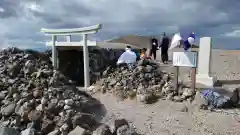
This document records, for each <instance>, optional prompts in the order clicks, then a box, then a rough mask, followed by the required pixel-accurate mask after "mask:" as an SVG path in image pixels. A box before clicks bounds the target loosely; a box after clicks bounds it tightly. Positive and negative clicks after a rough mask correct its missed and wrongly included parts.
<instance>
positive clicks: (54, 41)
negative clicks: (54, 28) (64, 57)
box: [52, 35, 58, 69]
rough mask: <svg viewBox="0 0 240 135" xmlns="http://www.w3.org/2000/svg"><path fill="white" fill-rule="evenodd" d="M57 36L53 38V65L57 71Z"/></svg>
mask: <svg viewBox="0 0 240 135" xmlns="http://www.w3.org/2000/svg"><path fill="white" fill-rule="evenodd" d="M56 39H57V37H56V35H53V36H52V42H53V46H52V64H53V68H54V69H56V68H57V67H58V66H57V49H56Z"/></svg>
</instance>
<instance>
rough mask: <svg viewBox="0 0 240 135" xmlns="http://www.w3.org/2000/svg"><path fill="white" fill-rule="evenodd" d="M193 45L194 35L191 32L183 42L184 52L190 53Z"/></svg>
mask: <svg viewBox="0 0 240 135" xmlns="http://www.w3.org/2000/svg"><path fill="white" fill-rule="evenodd" d="M194 43H195V34H194V33H193V32H192V33H190V34H189V37H188V38H187V39H186V40H185V41H184V47H183V48H184V51H191V48H192V45H193V44H194Z"/></svg>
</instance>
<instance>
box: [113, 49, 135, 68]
mask: <svg viewBox="0 0 240 135" xmlns="http://www.w3.org/2000/svg"><path fill="white" fill-rule="evenodd" d="M136 60H137V55H136V53H135V52H133V51H132V50H131V47H130V46H127V47H126V48H125V52H124V53H123V54H122V55H121V56H120V57H119V58H118V61H117V65H121V64H127V65H128V67H129V69H132V68H133V66H134V65H135V63H136Z"/></svg>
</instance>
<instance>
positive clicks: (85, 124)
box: [72, 114, 97, 129]
mask: <svg viewBox="0 0 240 135" xmlns="http://www.w3.org/2000/svg"><path fill="white" fill-rule="evenodd" d="M72 124H73V128H75V127H77V126H80V127H82V128H84V129H92V128H93V127H94V126H96V125H97V122H96V121H95V119H94V118H93V117H92V116H90V115H83V114H77V115H75V116H74V117H73V118H72Z"/></svg>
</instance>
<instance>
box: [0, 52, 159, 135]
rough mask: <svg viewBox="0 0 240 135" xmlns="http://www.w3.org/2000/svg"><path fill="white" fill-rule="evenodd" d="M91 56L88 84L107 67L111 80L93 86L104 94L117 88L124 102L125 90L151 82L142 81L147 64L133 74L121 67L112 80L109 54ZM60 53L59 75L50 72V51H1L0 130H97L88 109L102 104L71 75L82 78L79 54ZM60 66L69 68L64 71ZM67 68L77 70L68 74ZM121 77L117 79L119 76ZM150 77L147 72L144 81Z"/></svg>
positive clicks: (27, 132) (52, 133)
mask: <svg viewBox="0 0 240 135" xmlns="http://www.w3.org/2000/svg"><path fill="white" fill-rule="evenodd" d="M97 50H98V49H97ZM69 52H71V53H69ZM113 52H115V51H110V53H113ZM80 53H82V52H80ZM89 53H90V55H89V56H90V70H91V73H90V75H91V81H93V79H92V78H96V76H98V77H100V76H101V73H102V72H103V71H104V70H105V69H106V68H107V71H106V75H107V76H109V75H110V76H112V77H109V78H108V77H107V79H106V80H104V81H103V82H104V85H102V86H96V88H98V89H100V88H102V87H104V89H105V91H110V90H111V89H118V90H121V92H120V93H122V95H123V96H124V98H126V97H128V96H127V94H128V91H130V90H132V89H135V90H136V89H137V86H138V83H139V82H141V83H144V81H149V80H144V77H145V69H144V68H145V66H146V64H145V65H144V66H143V69H142V70H140V71H136V73H133V74H132V72H129V71H128V70H126V69H124V68H123V69H119V70H118V71H116V73H118V74H115V75H114V74H112V72H113V71H114V70H113V68H112V67H114V66H113V65H112V67H109V68H108V67H107V65H108V63H114V64H115V59H114V58H113V59H111V60H109V58H110V57H109V55H108V54H107V53H109V52H108V51H107V52H106V50H105V51H104V50H102V49H101V50H98V51H96V52H94V53H93V50H92V48H90V49H89ZM96 53H97V54H96ZM59 54H61V55H59V57H61V58H59V59H61V60H60V61H61V62H60V65H59V66H60V67H59V70H54V69H53V66H52V63H51V60H50V57H51V52H44V53H40V52H36V51H32V50H20V49H17V48H8V49H4V50H1V51H0V64H1V66H0V76H1V78H0V103H1V113H0V118H1V125H2V126H7V127H14V128H16V129H18V130H19V131H21V134H24V135H31V134H50V135H58V134H62V135H65V134H68V133H69V132H70V131H71V130H72V129H74V128H76V127H77V126H79V127H81V128H85V129H84V130H86V132H90V131H94V130H95V129H96V127H97V126H98V125H99V123H98V122H97V121H96V120H95V117H96V116H95V115H98V114H96V113H95V111H94V109H92V108H94V107H96V106H97V105H100V102H99V101H98V100H96V99H94V98H93V97H92V96H91V95H89V94H87V93H86V92H85V91H83V90H79V89H77V88H76V86H75V84H74V81H75V80H73V79H72V77H71V75H69V74H73V75H75V76H78V77H80V78H78V79H79V80H81V78H82V79H83V72H82V71H83V69H81V68H82V67H83V66H82V64H81V62H82V58H81V56H82V55H79V52H76V53H72V51H67V53H65V54H63V55H62V51H59ZM72 54H76V56H80V57H75V56H73V55H72ZM114 55H116V54H114ZM114 57H115V56H114ZM65 58H69V59H65ZM75 58H77V59H79V60H80V61H76V62H71V59H75ZM110 61H111V62H110ZM67 63H69V64H70V65H69V64H67ZM145 63H147V62H145ZM62 65H64V66H69V67H67V68H66V71H64V70H65V69H63V66H62ZM70 67H77V68H76V70H75V69H69V68H70ZM150 67H152V71H155V66H154V65H150V66H148V68H149V69H147V70H150ZM139 72H142V74H143V75H142V76H143V78H142V79H143V80H138V78H139V74H138V73H139ZM119 73H120V74H121V76H118V75H119ZM93 75H95V76H93ZM153 76H154V75H153V74H151V73H148V74H147V75H146V79H149V77H153ZM155 78H156V77H155ZM153 80H156V81H155V82H158V80H157V79H153ZM100 81H101V80H100ZM109 83H110V84H111V85H112V86H111V85H109ZM99 84H100V83H99ZM76 129H77V128H76ZM103 129H104V128H103ZM5 131H6V132H9V134H11V135H15V133H16V134H20V133H19V132H17V131H16V130H15V129H12V128H0V132H1V133H3V132H5ZM15 131H16V132H15ZM10 132H12V133H10ZM6 134H8V133H6ZM0 135H1V134H0Z"/></svg>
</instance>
